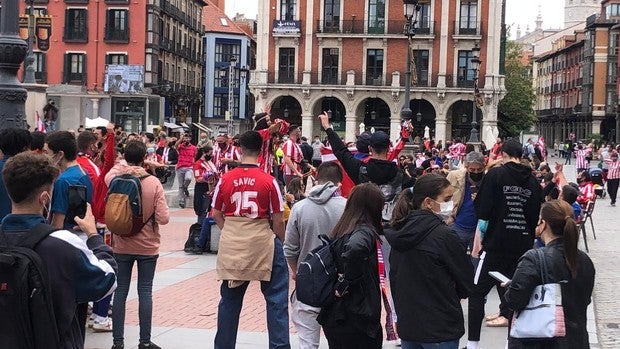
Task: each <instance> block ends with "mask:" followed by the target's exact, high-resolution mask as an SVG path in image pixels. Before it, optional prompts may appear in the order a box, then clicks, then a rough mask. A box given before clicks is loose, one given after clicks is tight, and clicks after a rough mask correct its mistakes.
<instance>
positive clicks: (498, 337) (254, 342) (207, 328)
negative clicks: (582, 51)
mask: <svg viewBox="0 0 620 349" xmlns="http://www.w3.org/2000/svg"><path fill="white" fill-rule="evenodd" d="M567 171H568V169H567ZM169 202H174V200H172V199H171V200H169ZM606 205H607V206H606ZM173 207H174V206H173ZM613 209H614V208H611V207H608V201H607V202H605V201H604V200H602V201H599V203H598V206H597V209H596V210H595V220H596V221H597V223H596V228H597V231H596V232H597V234H598V235H597V237H598V240H596V241H594V240H592V239H590V240H589V242H590V249H591V256H592V257H593V259H595V263H596V267H597V272H598V274H597V286H596V288H597V290H596V294H595V296H596V297H597V298H596V300H597V306H596V311H597V315H599V316H601V320H600V321H599V331H601V342H602V343H608V344H606V345H605V346H602V347H603V348H620V344H618V343H620V342H618V339H617V338H620V333H619V332H618V331H620V330H619V329H617V328H616V329H614V328H612V327H613V326H614V325H613V324H618V323H620V315H618V313H619V312H618V311H617V310H616V309H617V308H618V307H617V306H616V307H614V306H613V305H617V303H615V304H614V303H613V302H614V297H613V296H612V295H613V293H612V292H613V290H614V289H615V288H614V286H619V285H620V282H619V281H618V278H617V277H615V275H614V270H617V268H616V269H614V268H613V267H614V265H613V263H614V258H615V253H610V252H615V249H616V248H617V247H618V246H620V237H618V236H614V234H613V233H612V229H611V228H612V224H613V219H614V218H613V217H612V213H613V212H612V211H613ZM618 209H619V210H620V207H619V208H618ZM171 211H172V212H171V222H170V224H168V225H166V226H162V227H161V231H162V245H161V252H160V258H159V260H158V265H157V269H156V275H155V279H154V287H153V303H154V309H153V331H152V340H153V342H155V343H157V344H158V345H160V346H162V347H163V348H166V349H181V348H183V349H193V348H196V349H197V348H212V347H213V339H214V337H215V332H216V321H217V304H218V302H219V283H218V282H217V281H216V280H215V271H214V270H215V260H216V256H215V255H209V254H205V255H200V256H197V255H188V254H185V253H184V252H183V251H182V248H183V244H184V243H185V240H186V238H187V231H188V228H189V226H190V225H191V224H192V223H194V222H195V216H194V213H193V210H191V209H189V208H188V209H184V210H180V209H176V208H175V209H171ZM603 211H605V213H604V212H603ZM597 217H602V218H603V219H602V221H603V222H607V223H602V222H599V221H598V218H597ZM605 219H606V220H607V221H605ZM605 227H607V229H606V228H605ZM611 239H613V242H611ZM604 269H607V271H606V270H604ZM605 273H607V274H608V275H605ZM134 274H135V270H134ZM134 277H135V275H134ZM614 277H615V279H614ZM135 287H136V285H135V279H133V280H132V285H131V288H130V294H129V297H128V300H127V315H126V321H125V322H126V325H125V344H126V348H128V349H129V348H137V344H138V337H139V336H138V334H139V333H138V332H139V327H138V302H137V293H136V289H135ZM598 302H600V303H598ZM463 309H464V310H465V316H467V303H466V302H464V303H463ZM497 309H498V299H497V294H496V293H495V292H491V294H490V295H489V299H488V304H487V312H488V313H492V312H495V311H496V310H497ZM589 319H591V321H590V323H589V330H590V332H591V333H592V334H591V335H590V341H591V342H592V347H593V348H599V346H598V344H597V336H596V334H594V333H593V332H594V321H593V315H592V314H589ZM465 321H467V319H465ZM603 327H604V328H603ZM290 333H291V345H292V347H293V348H297V347H298V345H297V338H296V336H295V330H294V327H293V326H292V324H291V325H290ZM505 338H506V329H505V328H488V327H485V326H483V327H482V341H481V345H482V348H484V349H500V348H504V345H505ZM614 340H615V342H614ZM267 343H268V337H267V325H266V315H265V301H264V300H263V297H262V294H261V292H260V287H259V284H258V283H257V282H254V283H252V284H251V285H250V287H248V291H247V293H246V296H245V302H244V305H243V310H242V313H241V319H240V324H239V335H238V340H237V348H267ZM465 343H466V335H465V336H464V337H463V338H462V339H461V345H460V347H462V346H464V345H465ZM614 343H616V344H614ZM111 345H112V334H111V333H93V332H92V331H91V330H88V331H87V337H86V348H87V349H100V348H106V349H107V348H110V347H111ZM396 347H397V346H396V343H395V342H385V343H384V348H396ZM321 348H327V342H326V341H325V339H324V338H322V342H321Z"/></svg>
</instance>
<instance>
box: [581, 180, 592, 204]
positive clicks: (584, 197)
mask: <svg viewBox="0 0 620 349" xmlns="http://www.w3.org/2000/svg"><path fill="white" fill-rule="evenodd" d="M579 193H580V194H579V196H578V197H577V202H579V203H580V204H582V206H583V205H585V204H586V203H587V202H588V201H592V200H594V197H595V193H594V185H593V184H592V182H586V183H585V184H583V185H579Z"/></svg>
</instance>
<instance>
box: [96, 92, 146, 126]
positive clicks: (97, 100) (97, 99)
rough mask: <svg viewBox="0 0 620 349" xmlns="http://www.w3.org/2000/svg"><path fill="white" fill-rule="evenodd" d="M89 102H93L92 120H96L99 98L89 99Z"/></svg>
mask: <svg viewBox="0 0 620 349" xmlns="http://www.w3.org/2000/svg"><path fill="white" fill-rule="evenodd" d="M90 100H91V101H92V102H93V119H96V118H98V117H99V98H91V99H90ZM147 101H148V100H147ZM147 115H148V113H147ZM110 121H111V120H110Z"/></svg>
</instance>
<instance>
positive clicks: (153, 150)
mask: <svg viewBox="0 0 620 349" xmlns="http://www.w3.org/2000/svg"><path fill="white" fill-rule="evenodd" d="M146 152H147V153H149V154H153V153H154V152H155V148H153V147H149V148H148V149H146Z"/></svg>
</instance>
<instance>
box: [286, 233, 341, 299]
mask: <svg viewBox="0 0 620 349" xmlns="http://www.w3.org/2000/svg"><path fill="white" fill-rule="evenodd" d="M319 239H321V241H322V242H323V245H322V246H319V247H317V248H315V249H314V250H312V251H310V253H308V256H306V258H305V259H304V261H303V262H301V263H300V264H299V265H298V266H297V278H296V279H295V285H296V287H295V292H296V296H297V300H298V301H300V302H302V303H304V304H307V305H310V306H313V307H324V306H326V305H328V304H329V303H331V301H332V300H333V299H334V287H335V285H336V282H337V281H338V271H337V270H336V262H335V258H334V255H333V251H332V246H333V242H332V241H330V239H329V238H328V237H327V236H326V235H319Z"/></svg>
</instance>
